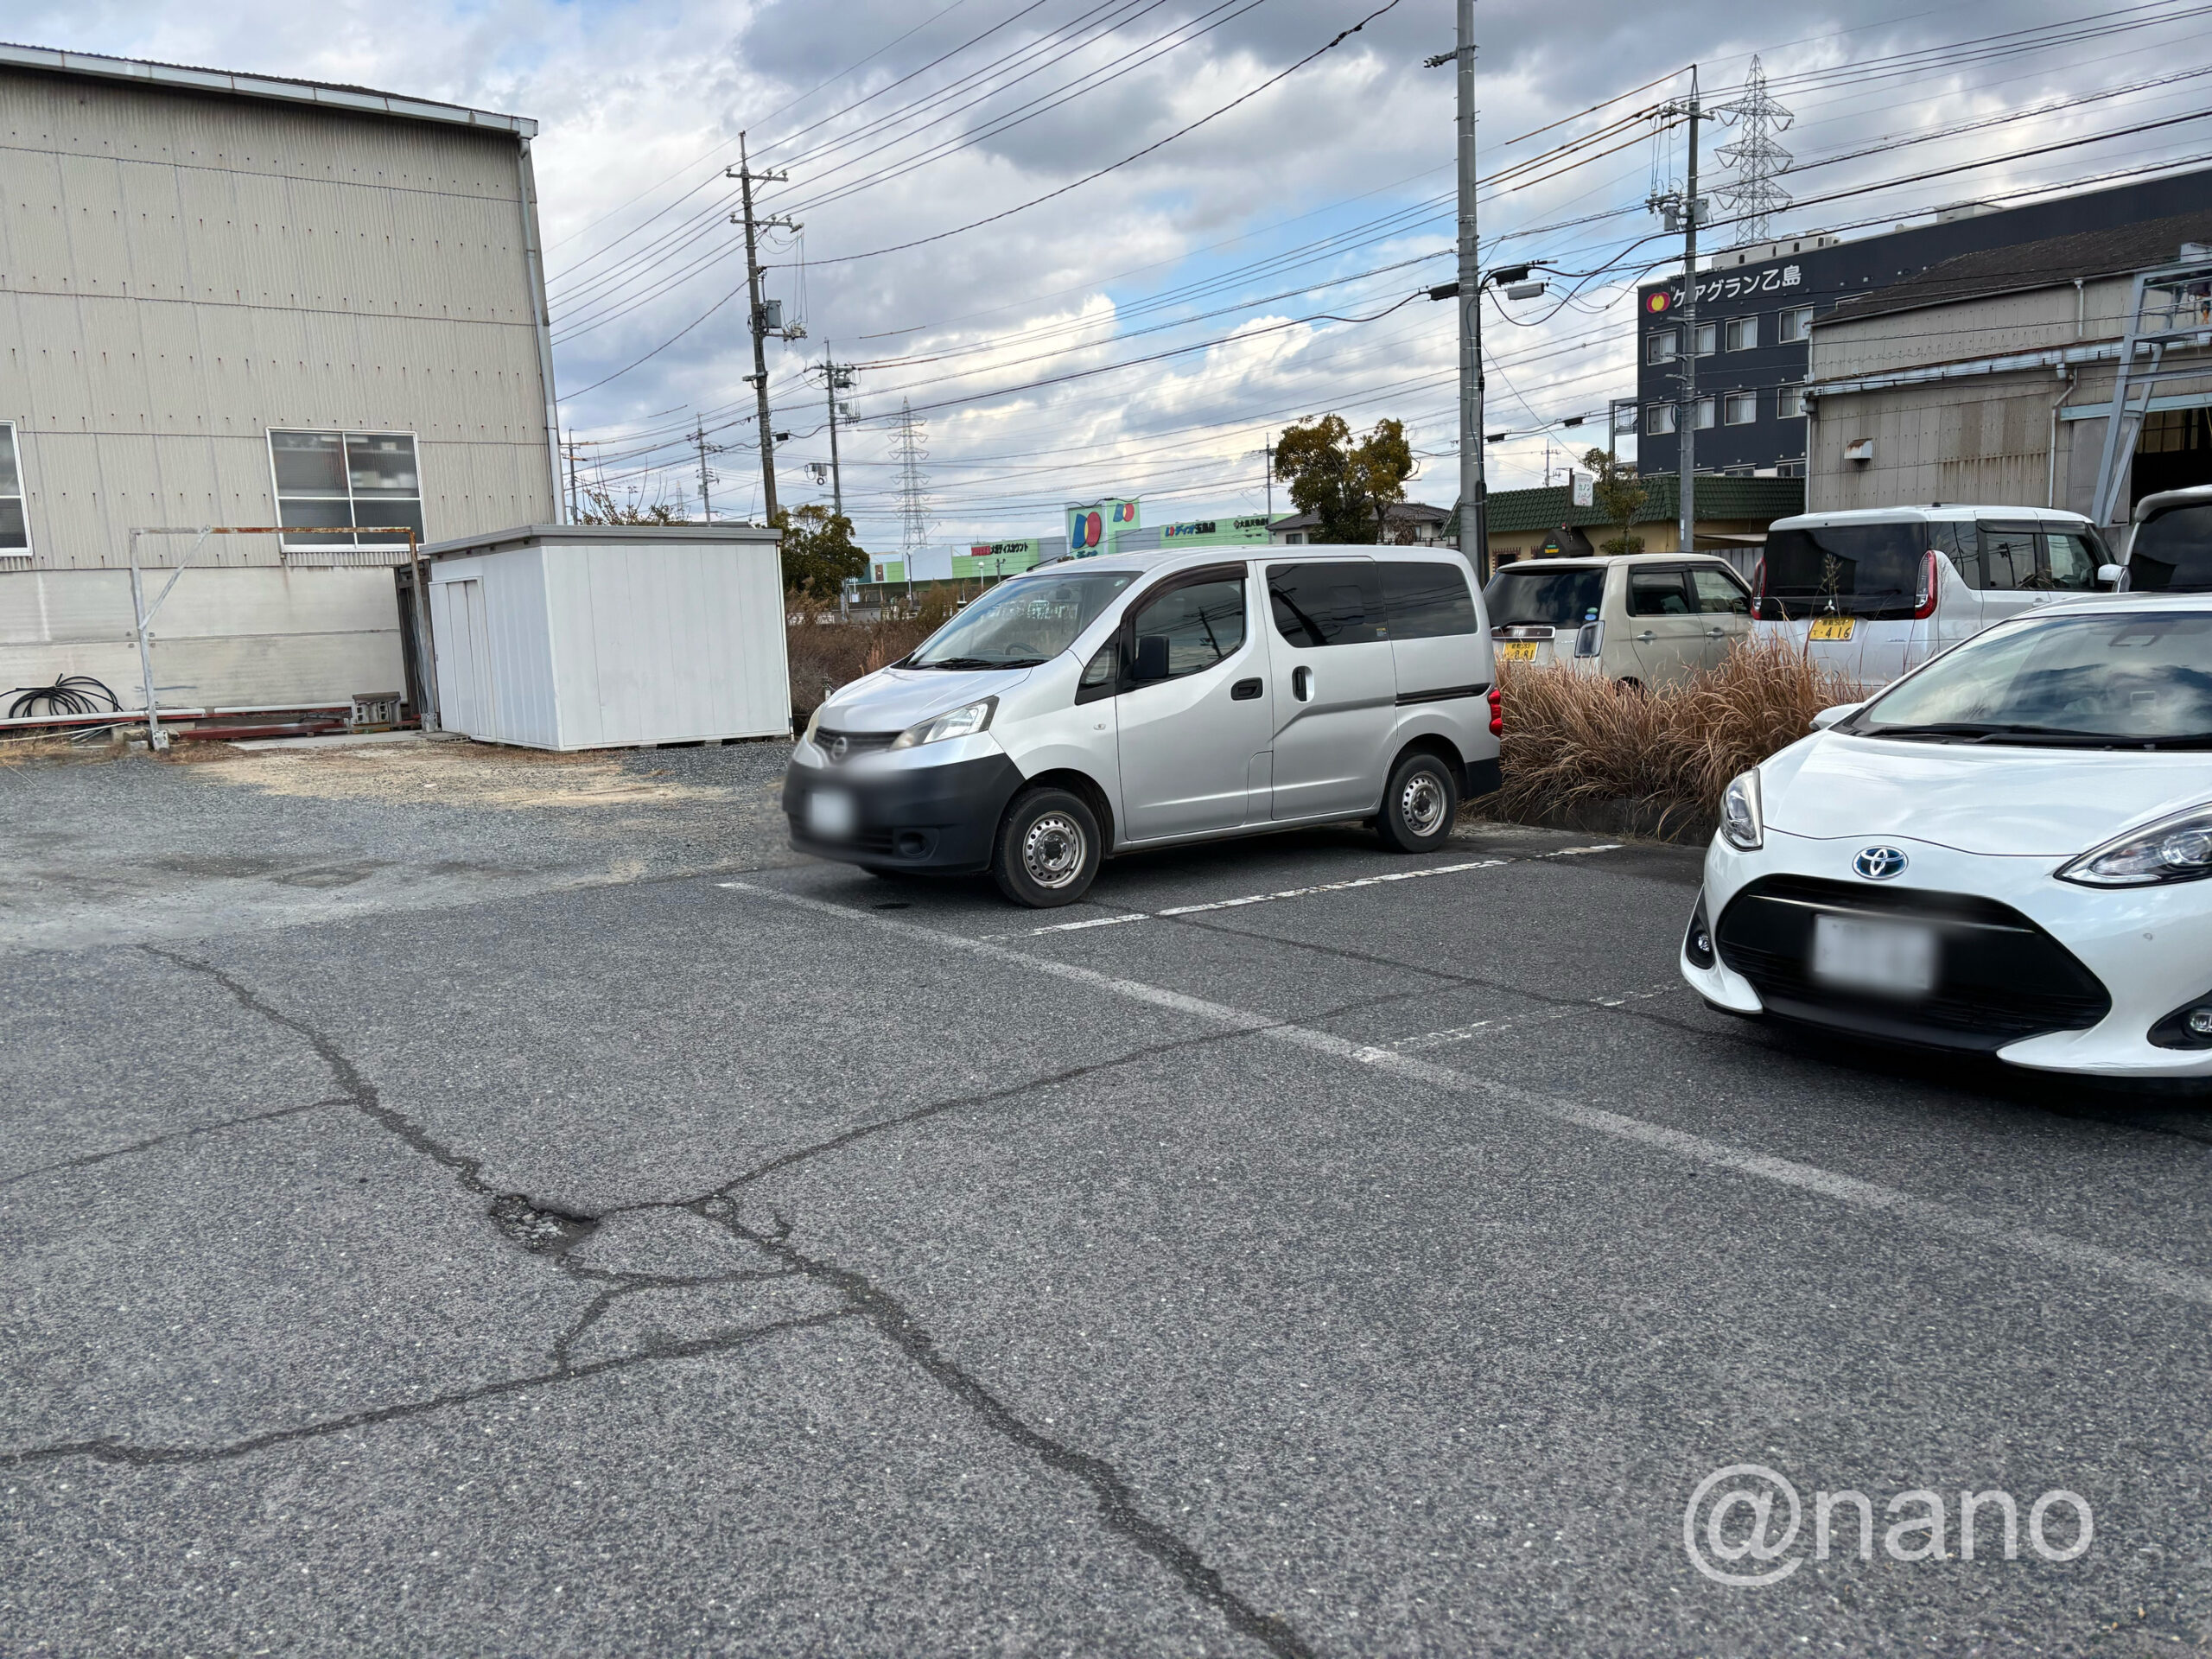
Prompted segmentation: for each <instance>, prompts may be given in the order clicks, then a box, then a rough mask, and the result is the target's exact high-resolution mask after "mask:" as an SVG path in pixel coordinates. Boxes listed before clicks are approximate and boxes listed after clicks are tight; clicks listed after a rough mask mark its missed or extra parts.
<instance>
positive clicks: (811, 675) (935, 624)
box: [784, 589, 953, 720]
mask: <svg viewBox="0 0 2212 1659" xmlns="http://www.w3.org/2000/svg"><path fill="white" fill-rule="evenodd" d="M952 611H953V606H952V601H951V600H950V598H948V597H946V596H945V595H944V594H943V593H942V592H940V591H938V590H934V589H932V590H930V591H928V592H926V593H925V594H922V595H921V596H919V598H918V603H917V605H916V607H915V611H914V613H913V614H912V616H887V617H884V618H882V619H880V620H877V621H874V622H845V621H841V620H838V617H837V613H836V609H835V608H834V607H832V606H829V605H827V604H825V603H824V602H823V601H820V600H817V598H816V597H815V596H814V595H813V594H810V593H806V592H804V591H802V592H798V593H794V594H786V595H785V601H784V615H785V638H786V640H787V649H788V650H789V652H790V654H791V713H792V714H793V715H795V716H797V717H798V719H800V720H804V719H805V718H806V717H807V716H808V715H811V714H812V713H813V712H814V711H815V709H817V708H819V707H820V706H821V705H822V703H823V702H825V701H827V700H828V698H829V694H830V693H831V692H833V691H835V690H836V689H837V688H838V687H839V686H841V685H849V684H850V683H852V682H853V681H855V680H857V679H858V678H860V677H861V675H863V674H873V673H874V672H875V671H876V670H877V669H879V668H881V667H884V666H885V665H886V664H890V663H895V662H897V661H898V660H899V658H902V657H904V656H906V654H907V652H911V651H912V650H913V649H914V647H915V646H917V645H920V644H921V643H922V641H923V640H925V639H928V638H929V637H930V635H931V634H933V633H935V632H937V631H938V629H939V628H941V627H943V626H944V624H945V620H946V619H947V618H949V617H950V616H951V614H952Z"/></svg>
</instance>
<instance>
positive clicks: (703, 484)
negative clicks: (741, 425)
mask: <svg viewBox="0 0 2212 1659" xmlns="http://www.w3.org/2000/svg"><path fill="white" fill-rule="evenodd" d="M690 439H691V442H693V443H695V444H696V445H698V447H699V516H700V517H701V518H703V519H705V520H706V521H707V522H708V523H709V524H713V523H714V522H715V504H714V499H713V497H712V496H710V495H709V493H708V486H709V484H710V483H712V482H713V480H714V477H715V475H714V474H712V473H710V472H709V471H708V470H707V457H708V456H709V455H719V454H721V453H722V452H723V451H724V450H725V449H727V448H729V446H728V444H726V443H709V442H707V422H706V417H705V416H700V419H699V427H698V429H697V430H696V431H695V432H693V433H691V434H690Z"/></svg>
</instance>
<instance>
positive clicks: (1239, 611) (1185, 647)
mask: <svg viewBox="0 0 2212 1659" xmlns="http://www.w3.org/2000/svg"><path fill="white" fill-rule="evenodd" d="M1151 639H1159V640H1160V641H1162V642H1163V644H1162V645H1152V646H1150V647H1149V648H1147V643H1146V642H1147V640H1151ZM1243 643H1244V583H1243V581H1242V580H1241V579H1236V578H1224V579H1223V580H1222V581H1219V582H1193V583H1192V584H1191V586H1189V587H1187V588H1175V589H1173V591H1172V592H1169V593H1165V594H1161V595H1160V597H1159V598H1158V599H1156V600H1154V601H1153V602H1152V603H1151V604H1149V605H1147V606H1146V607H1144V609H1142V610H1141V611H1140V612H1138V613H1137V619H1136V658H1135V660H1136V661H1137V662H1139V663H1143V662H1145V661H1146V660H1147V654H1149V656H1150V658H1152V659H1154V660H1156V661H1164V662H1165V664H1166V670H1167V672H1166V678H1168V679H1171V680H1173V679H1179V678H1181V677H1183V676H1184V675H1185V674H1195V673H1197V672H1198V671H1199V670H1200V669H1202V668H1211V667H1212V666H1213V665H1214V664H1216V663H1217V662H1219V661H1220V660H1221V659H1222V658H1224V657H1228V656H1230V655H1233V654H1234V653H1235V652H1236V650H1237V649H1238V647H1240V646H1241V645H1243ZM1163 650H1164V652H1165V653H1166V654H1165V656H1164V657H1162V656H1161V652H1163Z"/></svg>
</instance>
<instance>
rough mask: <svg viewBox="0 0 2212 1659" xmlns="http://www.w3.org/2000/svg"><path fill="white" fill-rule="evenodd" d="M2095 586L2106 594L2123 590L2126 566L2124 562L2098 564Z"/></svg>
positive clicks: (2125, 583) (2125, 582)
mask: <svg viewBox="0 0 2212 1659" xmlns="http://www.w3.org/2000/svg"><path fill="white" fill-rule="evenodd" d="M2097 586H2098V587H2100V588H2103V589H2104V590H2105V592H2107V593H2108V594H2117V593H2123V592H2125V591H2126V588H2127V567H2126V565H2124V564H2101V565H2099V566H2098V567H2097Z"/></svg>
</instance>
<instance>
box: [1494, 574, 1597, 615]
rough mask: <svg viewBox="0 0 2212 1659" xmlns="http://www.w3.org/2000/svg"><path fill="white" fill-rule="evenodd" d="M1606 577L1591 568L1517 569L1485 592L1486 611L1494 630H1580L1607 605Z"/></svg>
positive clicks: (1502, 575)
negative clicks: (1601, 607)
mask: <svg viewBox="0 0 2212 1659" xmlns="http://www.w3.org/2000/svg"><path fill="white" fill-rule="evenodd" d="M1604 602H1605V572H1604V571H1603V570H1593V569H1590V568H1589V567H1588V566H1587V565H1585V566H1582V567H1580V568H1579V569H1567V570H1558V569H1550V570H1548V569H1545V568H1544V567H1543V566H1542V565H1541V564H1535V565H1515V566H1514V567H1513V568H1512V569H1510V570H1501V571H1499V572H1498V573H1497V575H1494V576H1492V577H1491V579H1490V586H1489V587H1487V588H1484V589H1483V608H1484V609H1485V610H1487V611H1488V612H1489V613H1490V625H1491V626H1492V627H1494V628H1510V627H1515V626H1526V625H1529V624H1532V623H1533V624H1535V625H1536V626H1540V627H1552V628H1579V627H1580V626H1582V625H1583V624H1584V623H1585V622H1587V621H1589V620H1592V618H1594V617H1595V616H1596V615H1597V614H1598V607H1599V606H1600V605H1602V604H1603V603H1604Z"/></svg>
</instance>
